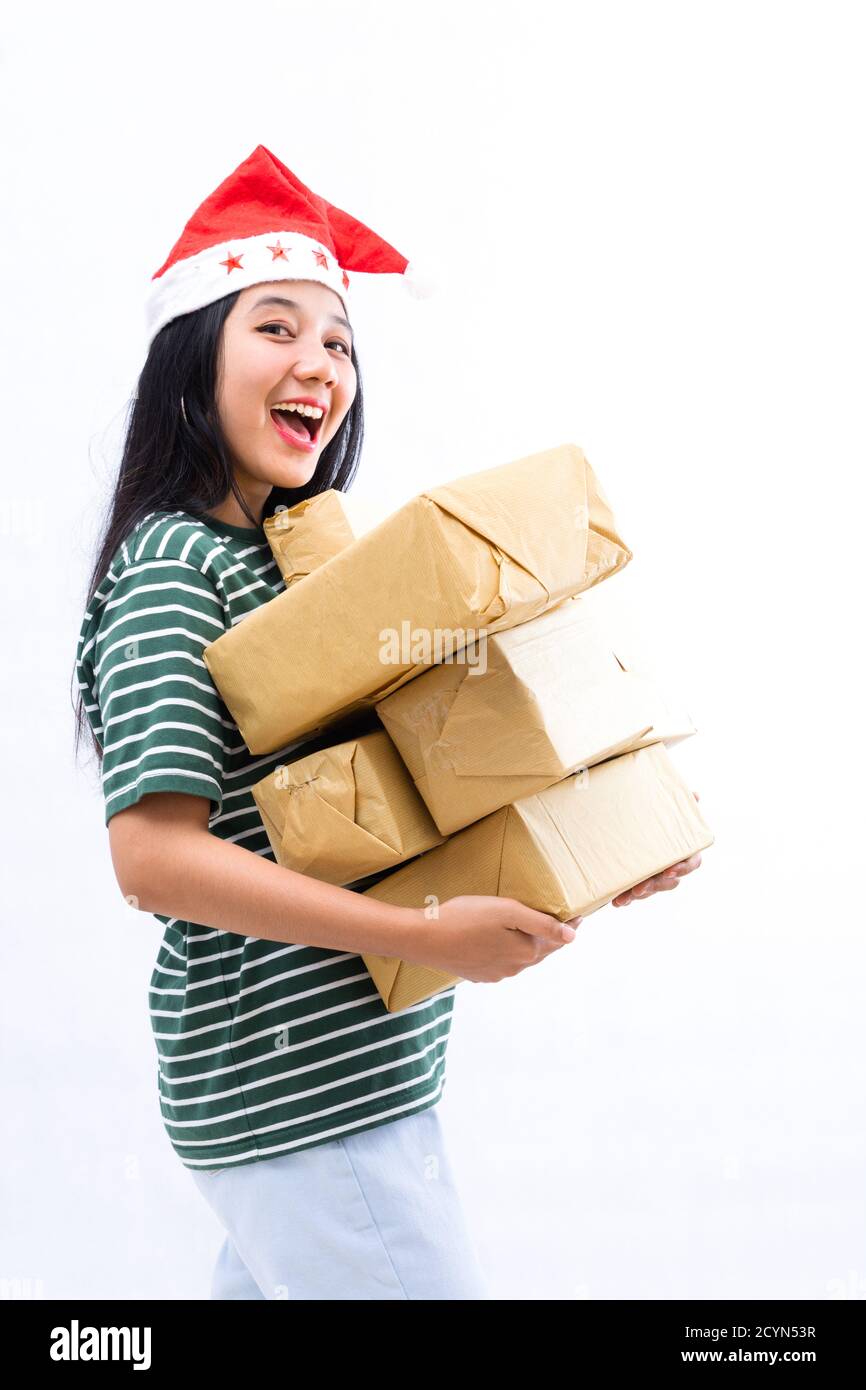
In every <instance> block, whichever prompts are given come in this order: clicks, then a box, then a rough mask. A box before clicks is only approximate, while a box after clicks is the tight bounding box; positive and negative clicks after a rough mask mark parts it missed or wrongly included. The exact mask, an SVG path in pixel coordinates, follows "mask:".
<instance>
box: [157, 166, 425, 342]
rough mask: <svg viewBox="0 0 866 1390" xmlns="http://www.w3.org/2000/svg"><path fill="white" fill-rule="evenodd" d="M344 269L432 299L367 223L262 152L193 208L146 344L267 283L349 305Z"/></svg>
mask: <svg viewBox="0 0 866 1390" xmlns="http://www.w3.org/2000/svg"><path fill="white" fill-rule="evenodd" d="M349 271H353V272H356V271H359V272H363V273H373V274H377V273H378V274H383V273H384V274H394V275H402V276H403V282H404V284H405V285H406V286H407V288H408V289H409V290H410V291H411V293H413V294H414V295H416V296H418V297H426V296H427V295H429V294H431V293H432V291H433V286H432V282H430V281H429V280H428V279H427V277H426V276H422V275H420V274H419V272H418V270H417V267H416V266H415V265H412V264H410V263H409V261H407V259H406V257H405V256H402V255H401V254H400V252H399V251H397V250H395V248H394V247H393V246H391V245H389V243H388V242H387V241H383V239H382V238H381V237H380V236H377V235H376V233H375V232H373V231H371V230H370V228H369V227H365V226H364V223H363V222H359V221H358V219H357V218H355V217H352V215H351V213H348V212H343V210H342V209H341V208H338V207H334V205H333V203H328V202H326V201H325V199H324V198H320V197H319V195H318V194H317V193H313V192H312V190H311V189H309V188H307V187H306V185H305V184H303V183H301V180H300V179H299V178H297V177H296V175H295V174H293V173H292V171H291V169H287V168H286V166H285V164H282V163H281V162H280V160H279V159H277V157H276V155H273V154H271V152H270V150H268V149H266V148H265V146H264V145H257V146H256V148H255V149H254V150H253V152H252V154H251V155H250V156H249V158H247V159H245V160H244V161H243V163H242V164H239V165H238V167H237V168H236V169H235V170H234V172H233V173H231V174H229V176H228V178H227V179H224V180H223V182H222V183H221V184H220V185H219V187H218V188H216V189H214V191H213V193H211V194H210V195H209V197H207V198H205V200H204V202H203V203H201V204H200V206H199V207H197V208H196V210H195V212H194V213H193V214H192V217H191V218H190V219H189V221H188V222H187V224H186V226H185V227H184V229H183V231H182V232H181V234H180V236H179V237H178V239H177V241H176V242H175V244H174V246H173V247H172V249H171V251H170V252H169V255H168V258H167V260H166V261H165V262H164V263H163V264H162V265H161V266H160V268H159V270H157V271H156V273H155V274H154V275H153V277H152V279H151V284H150V289H149V292H148V296H147V304H146V318H147V342H148V346H150V344H151V343H152V342H153V339H154V338H155V337H156V335H157V333H158V332H159V330H160V329H161V328H163V327H164V326H165V324H167V323H169V322H170V321H171V320H172V319H174V318H177V317H178V316H179V315H180V314H189V313H191V312H192V311H193V310H194V309H201V308H202V307H203V306H204V305H205V304H212V303H213V302H214V300H216V299H222V298H223V296H224V295H227V294H233V293H234V291H235V290H243V289H246V288H247V286H249V285H258V284H261V283H262V282H263V281H267V280H316V281H318V282H319V283H320V284H322V285H327V286H328V287H329V288H330V289H332V290H334V291H335V293H336V294H338V295H339V296H340V299H341V300H342V301H343V305H344V307H347V306H348V303H349V294H348V291H349V274H348V272H349Z"/></svg>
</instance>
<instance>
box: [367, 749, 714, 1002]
mask: <svg viewBox="0 0 866 1390" xmlns="http://www.w3.org/2000/svg"><path fill="white" fill-rule="evenodd" d="M712 843H713V834H712V831H711V830H710V828H709V826H708V825H707V823H706V821H705V820H704V819H703V817H702V815H701V813H700V810H699V809H698V802H697V801H696V800H695V797H694V794H693V793H692V791H691V790H690V789H689V787H688V786H687V785H686V783H685V782H684V781H683V779H682V777H681V776H680V775H679V773H678V772H677V770H676V768H675V767H674V765H673V762H672V761H671V758H670V755H669V753H668V751H667V749H666V747H665V745H664V744H663V743H651V744H648V745H647V746H646V747H645V748H639V749H636V750H635V751H633V752H630V753H622V754H620V755H618V756H617V757H614V758H609V759H607V760H606V761H605V762H602V763H596V764H595V765H594V766H592V767H590V768H586V769H582V770H581V771H580V772H576V773H573V774H572V775H571V776H570V777H566V778H564V779H563V780H562V781H561V782H556V783H554V785H553V786H551V787H547V788H546V789H545V790H544V791H541V792H536V793H535V794H534V795H532V796H527V797H523V798H522V799H521V800H520V801H516V802H514V803H513V804H512V805H510V806H503V807H502V808H501V810H499V811H494V812H493V814H492V815H490V816H485V817H484V819H483V820H480V821H476V822H475V824H474V825H470V826H468V827H467V828H466V829H465V830H461V831H459V832H458V833H457V834H456V835H452V836H451V837H450V839H448V840H446V841H445V843H444V844H443V845H439V846H438V847H437V848H436V849H433V850H430V851H429V852H428V853H427V854H423V855H421V856H420V857H419V858H418V859H413V861H412V862H411V864H404V866H403V867H402V868H401V869H397V870H396V871H395V872H394V873H393V874H389V875H388V877H387V878H385V879H383V880H382V881H381V883H377V884H375V886H374V887H372V888H370V889H368V890H367V893H366V896H367V897H371V898H376V899H378V900H379V901H380V902H387V903H394V904H396V905H398V906H400V907H414V908H421V909H425V908H426V909H429V906H430V903H431V898H432V899H435V900H436V901H437V902H439V903H444V902H445V901H446V900H447V899H448V898H454V897H457V896H459V895H461V894H464V893H480V894H484V895H494V896H499V897H504V898H516V899H517V901H518V902H522V903H525V904H526V905H527V907H534V908H536V909H537V910H538V911H540V912H548V913H550V914H551V915H552V916H554V917H556V918H558V919H559V921H560V922H566V921H568V920H569V919H570V918H572V917H581V916H582V917H586V916H588V915H589V914H590V913H592V912H595V911H597V909H598V908H600V907H603V906H604V904H605V903H608V902H610V900H611V898H615V897H616V896H617V895H618V894H619V893H623V892H625V890H626V889H627V888H631V887H633V886H634V884H636V883H640V882H642V880H643V879H645V878H650V877H651V875H653V874H657V873H660V872H661V871H662V870H663V869H667V868H669V867H670V865H671V864H676V863H678V862H679V860H681V859H687V858H688V857H689V855H691V854H695V853H696V852H697V851H699V850H703V849H706V848H707V847H708V846H709V845H711V844H712ZM429 925H430V929H435V921H431V922H430V924H429ZM578 930H579V929H578ZM364 964H365V965H366V966H367V969H368V970H369V972H370V975H371V976H372V978H373V981H374V983H375V985H376V988H377V989H378V991H379V993H380V994H381V996H382V999H383V1000H384V1002H385V1005H386V1007H387V1008H388V1009H389V1010H390V1011H396V1010H399V1009H405V1008H408V1006H409V1005H410V1004H415V1003H417V1002H418V1001H419V1000H421V999H426V998H428V997H429V996H430V995H431V994H437V993H439V991H440V990H443V989H447V988H448V987H449V986H450V985H453V984H456V983H459V979H460V977H459V976H455V975H449V974H447V973H445V972H444V971H442V970H436V969H433V968H432V967H431V966H427V965H417V964H413V963H412V962H410V961H405V960H400V959H399V958H397V957H392V956H381V955H364Z"/></svg>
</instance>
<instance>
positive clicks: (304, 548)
mask: <svg viewBox="0 0 866 1390" xmlns="http://www.w3.org/2000/svg"><path fill="white" fill-rule="evenodd" d="M342 497H343V494H342V493H341V492H338V491H337V490H336V489H334V488H329V489H328V490H327V492H320V493H317V495H316V496H315V497H306V498H304V500H303V501H302V502H298V503H296V505H295V506H294V507H285V508H283V510H282V511H278V512H274V513H273V515H272V516H269V517H266V518H265V521H264V528H265V535H266V536H267V539H268V543H269V544H270V547H271V550H272V551H273V555H274V559H275V560H276V562H277V567H278V569H279V571H280V574H281V575H282V576H283V579H284V580H285V583H286V588H287V589H288V588H290V587H291V586H292V585H293V584H296V583H297V582H298V580H299V579H303V578H304V577H305V576H306V575H308V574H310V573H311V571H312V570H314V569H318V567H319V565H323V564H324V563H325V561H326V560H330V559H331V557H332V556H334V555H339V553H340V551H341V550H345V549H346V546H347V545H351V544H352V541H353V540H354V539H355V536H354V533H353V531H352V527H351V524H350V522H349V520H348V517H347V516H346V513H345V511H344V509H343V504H342Z"/></svg>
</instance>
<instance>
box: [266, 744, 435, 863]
mask: <svg viewBox="0 0 866 1390" xmlns="http://www.w3.org/2000/svg"><path fill="white" fill-rule="evenodd" d="M252 792H253V796H254V797H255V801H256V805H257V806H258V808H259V812H260V814H261V817H262V821H263V822H264V826H265V829H266V830H267V832H268V839H269V840H270V842H271V846H272V847H273V851H274V855H275V856H276V859H277V862H278V863H280V864H282V865H283V867H284V868H287V869H295V870H297V872H298V873H305V874H310V875H312V877H313V878H318V879H323V880H324V881H325V882H326V883H336V884H340V885H343V884H347V883H351V882H353V881H354V880H357V879H361V878H365V877H366V876H367V875H368V874H373V873H376V872H377V871H379V870H381V869H388V868H392V867H393V866H394V865H396V864H401V863H403V861H404V860H406V859H410V858H412V856H413V855H416V854H421V853H423V852H424V851H425V850H429V849H432V848H433V847H434V846H435V845H440V844H442V842H443V837H442V836H441V835H440V834H439V832H438V831H437V829H436V826H435V825H434V824H433V821H432V820H431V818H430V815H429V812H428V811H427V809H426V807H425V805H424V803H423V801H422V800H421V798H420V796H419V795H418V793H417V791H416V790H415V786H414V784H413V782H412V779H411V778H410V777H409V774H408V773H407V771H406V768H405V766H404V765H403V762H402V759H401V758H400V756H399V754H398V753H397V750H396V749H395V748H394V745H393V744H392V742H391V740H390V738H389V737H388V735H387V734H386V733H385V732H384V730H382V729H376V730H374V731H373V732H372V733H369V734H364V735H362V736H361V737H360V738H357V739H352V740H349V741H347V742H344V743H340V744H337V745H336V746H334V747H332V748H325V749H320V750H318V751H316V752H314V753H310V754H308V755H306V756H305V757H302V758H297V759H295V760H294V761H293V762H290V763H285V764H281V765H280V766H279V767H277V768H275V769H274V770H273V772H272V773H270V774H269V775H268V776H267V777H264V778H262V780H261V781H260V782H257V783H256V784H255V786H254V787H253V789H252Z"/></svg>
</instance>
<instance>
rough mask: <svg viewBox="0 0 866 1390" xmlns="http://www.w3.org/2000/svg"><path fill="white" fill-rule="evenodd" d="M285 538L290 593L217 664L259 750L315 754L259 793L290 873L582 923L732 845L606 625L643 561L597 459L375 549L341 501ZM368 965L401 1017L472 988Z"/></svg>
mask: <svg viewBox="0 0 866 1390" xmlns="http://www.w3.org/2000/svg"><path fill="white" fill-rule="evenodd" d="M265 531H266V534H267V537H268V540H269V542H270V545H271V548H272V550H273V552H274V555H275V557H276V560H277V563H278V565H279V568H280V570H281V573H282V575H283V578H284V580H285V584H286V591H285V593H280V594H278V595H277V597H276V598H274V599H271V600H270V601H269V602H268V603H266V604H264V605H263V606H262V607H260V608H258V609H256V610H254V611H253V612H252V613H250V614H249V615H248V616H247V617H246V618H244V619H243V621H242V622H240V623H238V624H237V625H236V626H235V627H234V628H232V629H231V630H230V631H228V632H226V633H225V634H224V635H223V636H221V637H220V638H218V639H217V641H215V642H213V643H212V644H211V645H210V646H208V647H206V648H205V650H204V659H205V663H206V665H207V667H208V670H209V671H210V673H211V675H212V676H213V679H214V682H215V684H216V686H217V688H218V689H219V691H220V694H221V696H222V698H223V699H224V701H225V703H226V705H227V707H228V709H229V710H230V711H231V714H232V716H233V717H234V719H235V720H236V721H237V724H238V727H239V729H240V731H241V734H242V735H243V738H244V740H245V742H246V744H247V746H248V748H249V749H250V751H251V752H252V753H254V754H266V753H272V752H274V751H276V750H277V749H281V748H283V747H285V746H287V745H293V744H296V745H297V747H298V755H297V757H290V758H289V759H288V760H287V761H286V762H284V763H281V765H280V766H279V767H278V768H276V769H275V771H273V772H272V773H271V774H269V775H268V776H267V777H266V778H264V779H263V780H262V781H261V782H260V783H258V784H257V786H256V787H255V788H254V796H255V799H256V803H257V805H258V808H259V811H260V813H261V816H262V821H263V823H264V825H265V827H266V829H267V832H268V837H269V839H270V842H271V845H272V846H273V849H274V854H275V857H276V858H277V860H278V862H279V863H281V864H283V865H285V866H286V867H287V868H291V869H295V870H297V871H299V872H302V873H306V874H311V875H313V876H314V877H316V878H320V879H323V880H325V881H327V882H329V883H334V884H341V885H344V886H349V887H353V888H354V889H355V891H363V892H366V893H367V894H369V895H370V896H371V897H375V898H377V899H379V900H380V901H383V902H388V903H394V904H398V905H401V906H405V907H415V908H420V909H423V910H424V911H425V915H426V916H427V917H430V918H432V919H435V913H436V907H437V905H438V904H440V903H443V902H445V901H446V900H447V899H448V898H451V897H454V896H457V895H458V894H466V893H471V894H474V893H480V894H485V895H499V896H503V897H509V898H515V899H518V900H519V901H520V902H523V903H525V904H526V905H527V906H529V907H533V908H536V909H538V910H540V911H542V912H546V913H550V914H551V915H553V916H555V917H557V918H558V919H559V920H560V921H567V920H568V919H570V918H572V917H577V916H582V917H586V916H588V915H589V914H590V913H593V912H595V911H597V910H598V908H600V907H602V906H604V905H605V904H606V903H608V902H610V900H611V899H612V898H614V897H616V896H617V895H618V894H619V893H622V892H624V891H625V890H626V889H628V888H630V887H632V886H633V885H634V884H635V883H638V882H640V881H641V880H643V879H645V878H648V877H650V876H651V875H653V874H656V873H659V872H661V871H662V870H663V869H665V868H668V867H669V866H670V865H671V864H674V863H676V862H678V861H679V860H681V859H686V858H688V856H689V855H691V854H694V853H695V852H697V851H699V850H703V849H705V848H707V847H708V846H709V845H711V844H712V842H713V836H712V833H711V831H710V829H709V827H708V826H707V824H706V822H705V821H704V819H703V817H702V816H701V813H700V811H699V809H698V803H697V801H696V799H695V797H694V795H693V793H692V792H691V790H690V789H689V787H688V786H687V785H686V783H685V782H684V780H683V779H682V777H681V776H680V774H679V773H678V772H677V770H676V767H675V765H674V763H673V761H672V759H671V757H670V755H669V753H668V748H670V747H671V746H672V745H673V744H675V743H677V742H678V741H679V740H681V739H683V738H686V737H689V736H690V735H691V734H694V733H695V732H696V729H695V726H694V724H693V723H692V721H691V719H690V718H689V716H688V714H686V713H685V712H684V711H677V710H676V709H675V708H674V707H672V706H671V705H670V704H669V702H668V701H667V700H666V699H665V697H664V695H663V693H662V691H661V690H660V689H659V688H658V686H657V684H656V683H655V681H654V680H652V679H650V678H648V677H646V676H645V675H643V674H641V673H640V672H638V671H637V670H635V669H634V668H633V666H631V665H630V663H629V662H628V661H627V660H625V659H623V656H622V653H621V652H617V651H615V650H614V649H613V647H612V645H611V643H610V642H609V641H608V640H606V636H605V626H606V625H605V623H604V621H603V619H601V617H600V614H599V612H598V610H597V608H596V610H595V611H594V605H593V594H592V590H593V589H594V588H595V587H596V586H597V585H598V584H600V583H601V582H602V581H608V580H609V579H610V578H611V577H612V576H613V575H615V574H616V573H617V572H618V571H620V570H622V569H623V568H624V566H625V565H626V564H628V562H629V561H630V560H631V559H632V552H631V551H630V550H629V549H628V547H627V546H626V545H625V543H624V542H623V540H622V539H621V538H620V536H619V535H618V532H617V527H616V522H615V519H614V516H613V513H612V511H611V508H610V506H609V504H608V502H607V499H606V498H605V496H604V493H603V492H602V490H601V487H600V485H599V483H598V480H597V479H596V477H595V474H594V473H593V470H592V468H591V467H590V465H589V463H588V461H587V459H586V457H585V455H584V453H583V451H582V450H581V449H579V448H577V447H576V446H575V445H571V444H567V445H562V446H560V447H558V448H555V449H549V450H545V451H543V452H541V453H537V454H533V455H530V456H529V457H527V458H522V459H518V460H516V461H514V462H511V463H508V464H505V465H503V466H502V467H499V468H490V469H486V470H484V471H483V472H477V473H473V474H470V475H468V476H464V477H461V478H458V479H456V480H455V481H454V482H451V483H448V484H445V485H443V486H440V487H434V488H430V489H428V490H427V491H425V492H422V493H421V494H419V495H418V496H417V497H415V498H413V499H412V500H411V501H410V502H408V503H406V505H405V506H403V507H401V508H400V509H399V510H397V511H396V512H394V513H393V514H392V515H391V516H389V517H387V518H386V519H385V520H384V521H382V522H380V524H378V525H377V526H374V527H373V528H372V529H371V530H368V531H366V532H365V533H364V534H362V535H358V536H356V535H355V534H354V533H353V531H352V528H351V525H350V523H349V520H348V517H347V515H346V509H345V507H344V504H343V501H342V495H341V494H340V493H339V492H336V491H329V492H324V493H321V494H319V495H318V496H316V497H312V498H309V499H307V500H306V501H304V502H301V503H299V504H298V505H297V506H296V507H293V508H290V509H283V510H281V511H278V512H276V513H274V514H273V515H272V516H270V517H268V518H266V519H265ZM596 602H597V601H596ZM347 729H351V731H352V732H351V736H349V735H348V734H347V732H346V731H347ZM359 730H360V732H359ZM305 735H314V736H315V738H314V740H313V742H314V743H315V751H312V752H310V751H309V750H310V748H311V747H312V746H313V743H311V741H310V740H309V739H306V740H304V738H303V736H305ZM368 884H369V886H367V885H368ZM359 885H361V886H360V888H359ZM363 959H364V962H365V964H366V966H367V968H368V970H369V971H370V974H371V976H372V978H373V980H374V982H375V984H376V987H377V989H378V991H379V993H380V994H381V996H382V999H383V1001H384V1003H385V1006H386V1008H388V1009H389V1010H398V1009H403V1008H407V1007H408V1006H409V1005H410V1004H413V1003H415V1002H417V1001H419V1000H421V999H425V998H427V997H429V996H430V995H432V994H435V993H437V992H438V991H440V990H442V989H445V988H447V987H448V986H449V985H451V984H454V983H455V982H457V980H458V978H459V977H456V976H453V975H448V974H446V973H445V972H443V971H441V970H436V969H433V968H431V967H427V966H422V965H417V964H413V963H410V962H407V961H403V960H399V959H396V958H392V957H386V956H379V955H371V954H365V955H364V957H363Z"/></svg>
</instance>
